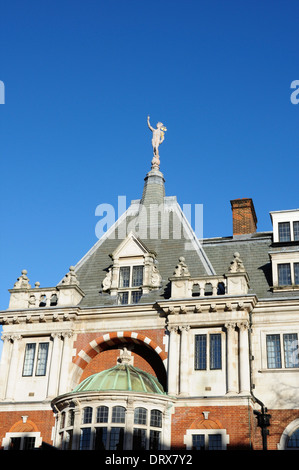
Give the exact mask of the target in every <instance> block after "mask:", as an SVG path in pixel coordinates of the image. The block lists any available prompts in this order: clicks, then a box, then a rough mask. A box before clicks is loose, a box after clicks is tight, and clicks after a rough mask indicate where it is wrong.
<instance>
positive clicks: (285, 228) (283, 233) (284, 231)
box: [278, 222, 291, 242]
mask: <svg viewBox="0 0 299 470" xmlns="http://www.w3.org/2000/svg"><path fill="white" fill-rule="evenodd" d="M278 235H279V241H280V242H290V241H291V227H290V222H279V224H278Z"/></svg>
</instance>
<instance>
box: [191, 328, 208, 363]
mask: <svg viewBox="0 0 299 470" xmlns="http://www.w3.org/2000/svg"><path fill="white" fill-rule="evenodd" d="M194 368H195V370H205V369H206V368H207V335H195V364H194Z"/></svg>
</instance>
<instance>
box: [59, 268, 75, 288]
mask: <svg viewBox="0 0 299 470" xmlns="http://www.w3.org/2000/svg"><path fill="white" fill-rule="evenodd" d="M61 282H62V284H64V285H69V286H78V285H79V281H78V279H77V274H76V273H75V267H74V266H70V270H69V272H68V273H67V274H66V275H65V276H64V278H63V279H62V281H61Z"/></svg>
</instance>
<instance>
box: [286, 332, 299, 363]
mask: <svg viewBox="0 0 299 470" xmlns="http://www.w3.org/2000/svg"><path fill="white" fill-rule="evenodd" d="M283 344H284V357H285V367H298V366H299V364H298V336H297V334H296V333H292V334H285V335H283Z"/></svg>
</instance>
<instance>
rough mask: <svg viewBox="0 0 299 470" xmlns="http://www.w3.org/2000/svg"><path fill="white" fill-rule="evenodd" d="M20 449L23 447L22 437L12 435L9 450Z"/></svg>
mask: <svg viewBox="0 0 299 470" xmlns="http://www.w3.org/2000/svg"><path fill="white" fill-rule="evenodd" d="M20 449H21V438H20V437H12V438H11V439H10V443H9V448H8V450H20Z"/></svg>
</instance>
